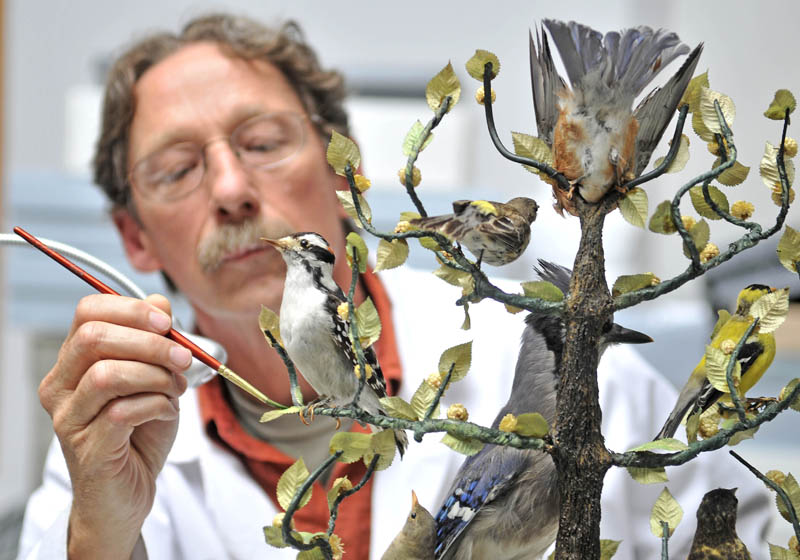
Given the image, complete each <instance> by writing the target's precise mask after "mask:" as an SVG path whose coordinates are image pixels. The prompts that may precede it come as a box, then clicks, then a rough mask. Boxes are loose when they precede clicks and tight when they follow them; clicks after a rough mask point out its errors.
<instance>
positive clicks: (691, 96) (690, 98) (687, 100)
mask: <svg viewBox="0 0 800 560" xmlns="http://www.w3.org/2000/svg"><path fill="white" fill-rule="evenodd" d="M707 87H709V86H708V71H707V70H706V71H705V72H703V73H702V74H698V75H697V76H695V77H694V78H692V79H691V80H690V81H689V85H688V86H686V91H684V92H683V97H681V100H680V103H678V107H680V106H681V105H687V104H688V105H689V112H690V113H693V112H695V111H697V109H698V107H699V105H700V91H701V90H702V89H703V88H707Z"/></svg>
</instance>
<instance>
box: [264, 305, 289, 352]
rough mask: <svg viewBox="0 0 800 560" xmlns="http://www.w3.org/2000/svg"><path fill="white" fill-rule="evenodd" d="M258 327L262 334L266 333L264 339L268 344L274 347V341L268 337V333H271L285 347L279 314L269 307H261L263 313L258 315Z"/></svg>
mask: <svg viewBox="0 0 800 560" xmlns="http://www.w3.org/2000/svg"><path fill="white" fill-rule="evenodd" d="M258 326H259V328H260V329H261V332H263V333H264V338H265V339H266V340H267V344H269V345H270V346H272V341H270V339H269V338H268V337H267V334H266V333H270V334H271V335H272V336H273V337H274V338H275V340H277V341H278V342H279V343H280V345H281V346H283V339H281V321H280V318H279V317H278V314H277V313H275V312H274V311H273V310H272V309H270V308H269V307H266V306H264V305H262V306H261V312H260V313H259V314H258Z"/></svg>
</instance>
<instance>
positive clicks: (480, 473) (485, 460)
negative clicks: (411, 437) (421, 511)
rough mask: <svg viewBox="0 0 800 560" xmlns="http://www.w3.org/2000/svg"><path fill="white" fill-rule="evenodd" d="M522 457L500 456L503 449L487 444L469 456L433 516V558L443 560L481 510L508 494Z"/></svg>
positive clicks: (521, 466)
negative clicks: (434, 540)
mask: <svg viewBox="0 0 800 560" xmlns="http://www.w3.org/2000/svg"><path fill="white" fill-rule="evenodd" d="M527 463H528V460H527V458H526V457H525V456H524V455H521V454H518V453H512V454H510V455H507V454H504V453H502V448H500V447H497V446H494V445H487V446H485V447H484V448H483V449H482V450H481V451H479V452H478V453H477V454H475V455H473V456H471V457H468V458H467V459H466V460H465V461H464V464H463V465H461V468H460V469H459V471H458V474H457V475H456V482H455V483H454V484H453V486H452V487H451V489H450V493H449V495H448V497H447V499H446V500H445V502H444V504H443V505H442V507H441V509H440V510H439V513H438V514H437V515H436V549H435V551H434V554H435V557H436V558H437V559H438V558H443V557H444V555H445V554H446V553H447V551H448V550H449V549H450V548H451V547H452V546H453V545H454V544H456V543H457V541H458V539H459V537H460V536H461V535H462V533H463V532H464V530H465V529H466V528H467V527H468V526H469V524H470V523H472V521H473V520H474V519H475V517H476V516H477V515H478V514H479V513H480V511H481V509H483V508H484V506H486V505H487V504H490V503H491V502H493V501H494V500H495V499H497V497H498V496H502V495H503V494H504V493H505V492H506V491H508V490H509V489H510V488H511V487H512V486H513V484H514V482H515V481H516V480H517V478H518V477H519V476H520V474H521V473H522V472H523V471H524V470H525V468H526V466H527Z"/></svg>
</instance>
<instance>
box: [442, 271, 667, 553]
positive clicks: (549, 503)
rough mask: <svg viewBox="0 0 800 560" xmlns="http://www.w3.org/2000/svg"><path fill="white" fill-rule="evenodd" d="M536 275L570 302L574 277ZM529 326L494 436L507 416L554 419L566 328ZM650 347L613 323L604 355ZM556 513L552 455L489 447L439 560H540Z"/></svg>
mask: <svg viewBox="0 0 800 560" xmlns="http://www.w3.org/2000/svg"><path fill="white" fill-rule="evenodd" d="M535 270H536V272H537V273H538V275H539V277H540V278H541V279H542V280H545V281H548V282H551V283H552V284H555V285H556V286H557V287H558V288H559V289H560V290H561V291H562V292H564V293H565V294H566V293H567V291H568V290H569V281H570V276H571V274H572V272H571V271H570V270H569V269H567V268H564V267H562V266H559V265H556V264H553V263H550V262H547V261H544V260H541V259H540V260H539V267H538V268H535ZM525 323H526V327H525V331H524V332H523V334H522V347H521V349H520V353H519V358H518V359H517V366H516V370H515V372H514V382H513V384H512V386H511V395H510V396H509V399H508V402H507V403H506V405H505V406H504V407H503V408H502V409H501V410H500V412H499V413H498V414H497V417H496V418H495V420H494V422H493V423H492V427H494V428H497V427H498V426H499V425H500V420H502V418H503V417H504V416H505V415H506V414H509V413H511V414H515V415H516V414H522V413H525V412H538V413H540V414H541V415H542V416H544V418H545V419H546V420H547V421H548V422H549V423H550V424H551V425H552V424H553V422H554V420H555V417H556V391H557V390H558V377H557V372H558V369H559V367H560V364H561V356H562V351H563V345H564V323H563V320H562V319H561V318H560V317H558V316H556V315H542V314H537V313H531V314H530V315H528V317H527V318H526V319H525ZM652 340H653V339H652V338H650V337H649V336H647V335H646V334H643V333H640V332H637V331H634V330H630V329H626V328H624V327H621V326H620V325H618V324H616V323H611V322H610V323H609V325H608V328H606V329H604V332H603V337H602V339H601V343H600V352H601V353H602V352H603V351H604V350H605V349H606V348H607V347H608V346H609V345H610V344H617V343H633V344H639V343H645V342H652ZM558 510H559V494H558V485H557V478H556V470H555V466H554V464H553V460H552V459H551V458H550V456H549V455H548V454H547V453H545V452H543V451H536V450H523V449H516V448H512V447H503V446H496V445H486V446H484V448H483V449H482V450H481V451H479V452H478V453H476V454H475V455H472V456H471V457H467V459H466V460H465V461H464V464H463V465H461V468H460V469H459V471H458V474H457V475H456V478H455V481H454V482H453V485H452V487H451V488H450V491H449V492H448V494H447V498H446V499H445V502H444V504H443V505H442V507H441V509H440V510H439V512H438V514H437V515H436V524H437V533H436V550H435V554H436V558H437V559H451V560H479V559H484V558H485V559H490V560H499V559H501V558H502V559H505V560H514V559H523V558H525V559H531V558H539V557H540V556H541V555H542V554H544V552H545V551H546V550H547V548H548V547H549V546H550V545H551V544H552V543H553V541H555V538H556V533H557V532H558Z"/></svg>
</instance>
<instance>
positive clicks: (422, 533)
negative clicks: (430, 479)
mask: <svg viewBox="0 0 800 560" xmlns="http://www.w3.org/2000/svg"><path fill="white" fill-rule="evenodd" d="M434 544H436V521H434V519H433V516H432V515H431V514H430V513H429V512H428V510H427V509H425V508H424V507H422V505H421V504H420V503H419V500H417V495H416V494H415V493H414V491H413V490H412V491H411V512H410V513H409V514H408V517H407V518H406V522H405V525H403V529H402V530H401V531H400V532H399V533H398V534H397V536H396V537H395V538H394V540H393V541H392V543H391V544H390V545H389V548H387V549H386V552H384V553H383V556H381V560H433V546H434Z"/></svg>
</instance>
